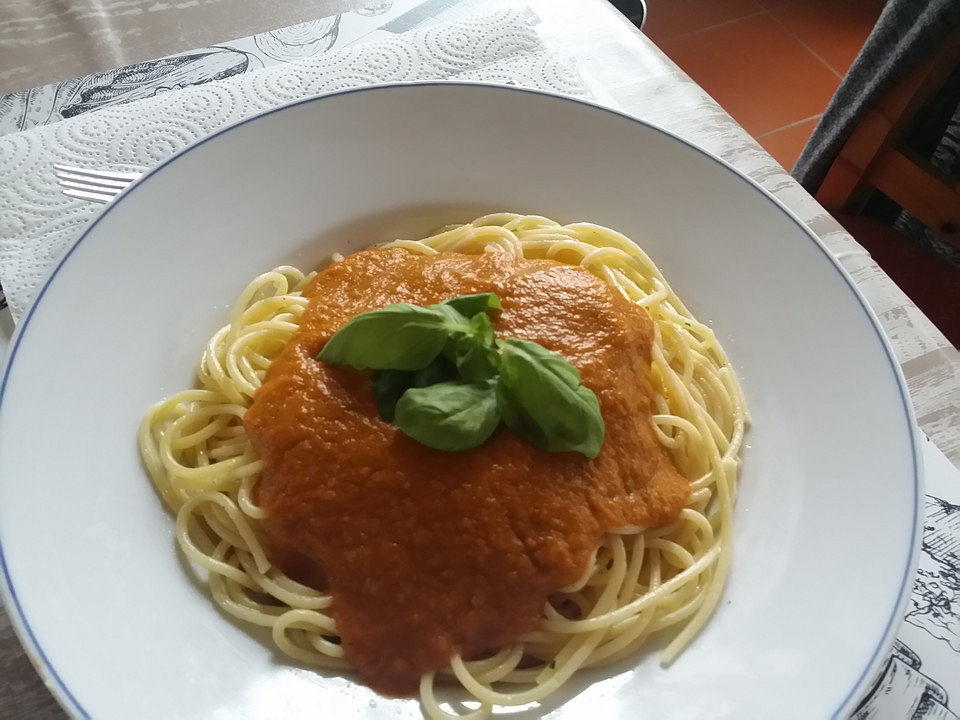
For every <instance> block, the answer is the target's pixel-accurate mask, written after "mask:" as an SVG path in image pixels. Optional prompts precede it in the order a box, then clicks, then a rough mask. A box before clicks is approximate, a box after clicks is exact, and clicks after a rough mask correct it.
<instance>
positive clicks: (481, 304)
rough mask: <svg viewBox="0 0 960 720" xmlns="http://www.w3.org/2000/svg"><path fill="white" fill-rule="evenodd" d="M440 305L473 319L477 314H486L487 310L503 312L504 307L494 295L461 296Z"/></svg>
mask: <svg viewBox="0 0 960 720" xmlns="http://www.w3.org/2000/svg"><path fill="white" fill-rule="evenodd" d="M440 305H449V306H450V307H452V308H453V309H454V310H456V311H457V312H459V313H460V314H462V315H464V316H466V317H468V318H472V317H473V316H474V315H476V314H477V313H486V311H487V310H503V305H501V304H500V298H498V297H497V296H496V295H494V294H493V293H478V294H476V295H461V296H460V297H455V298H450V299H449V300H444V301H443V302H441V303H440Z"/></svg>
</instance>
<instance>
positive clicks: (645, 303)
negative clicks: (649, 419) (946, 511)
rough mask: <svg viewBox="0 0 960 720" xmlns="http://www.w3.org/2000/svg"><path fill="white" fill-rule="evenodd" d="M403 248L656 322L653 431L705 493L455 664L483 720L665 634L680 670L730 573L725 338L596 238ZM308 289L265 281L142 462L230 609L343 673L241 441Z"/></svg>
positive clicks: (442, 713)
mask: <svg viewBox="0 0 960 720" xmlns="http://www.w3.org/2000/svg"><path fill="white" fill-rule="evenodd" d="M390 245H392V246H394V247H402V248H405V249H406V250H408V251H410V252H415V253H421V254H427V255H430V254H436V253H438V252H459V253H466V254H479V253H484V252H506V253H511V254H512V255H514V256H515V257H517V258H548V259H553V260H557V261H560V262H563V263H568V264H573V265H581V266H583V267H584V268H586V269H587V270H589V271H590V272H592V273H593V274H594V275H595V276H597V277H599V278H600V279H601V280H604V281H606V282H607V283H609V284H610V285H612V286H613V287H615V288H616V289H617V290H618V291H619V292H620V293H622V294H623V295H624V296H625V297H627V298H628V299H630V300H632V301H633V302H635V303H636V304H638V305H640V306H642V307H644V308H645V309H646V310H647V312H648V313H649V314H650V317H651V318H652V319H653V321H654V326H655V340H654V345H653V362H652V367H651V380H652V382H653V386H654V388H655V391H656V393H655V399H654V403H655V410H654V415H653V422H654V425H655V430H656V433H657V437H658V439H659V440H660V442H661V443H662V444H663V445H664V446H665V447H666V448H667V449H668V450H669V452H670V454H671V456H672V458H673V460H674V463H675V465H676V467H677V469H678V470H679V471H680V472H681V473H682V474H683V475H684V476H685V477H686V478H687V479H688V480H690V482H691V494H690V497H689V499H688V502H687V506H686V507H685V508H684V509H683V510H682V511H681V513H680V515H679V517H678V518H677V519H676V520H675V521H674V522H672V523H671V524H669V525H667V526H665V527H660V528H655V529H642V528H638V527H626V528H618V529H615V530H612V531H610V532H608V533H607V534H606V535H605V536H604V538H603V540H602V541H601V543H600V544H599V546H598V547H597V549H596V551H595V553H594V556H593V560H592V562H591V563H590V564H589V566H588V567H587V568H586V570H585V572H584V573H583V575H582V577H581V578H580V579H579V580H578V581H577V582H576V583H575V584H573V585H572V586H570V587H567V588H564V589H563V590H562V591H560V592H558V593H555V594H554V595H553V596H551V598H550V600H549V601H548V602H547V603H546V604H545V606H544V609H543V613H542V617H541V620H540V627H539V628H538V629H537V630H536V631H535V632H532V633H528V634H526V635H524V636H522V637H521V638H519V639H518V641H517V642H516V643H515V644H513V645H511V646H509V647H505V648H502V649H500V650H499V651H498V652H497V653H495V654H493V655H492V656H490V657H485V658H482V659H475V660H464V659H462V658H459V657H454V658H452V660H451V663H450V667H449V668H448V669H446V670H444V671H442V673H443V674H446V675H448V676H450V677H451V678H455V680H456V681H457V682H458V683H459V684H460V685H461V686H462V687H463V688H465V689H466V691H467V692H468V693H470V695H472V696H473V698H474V699H475V700H476V701H477V703H478V704H479V707H478V708H477V710H476V711H474V712H471V713H470V717H483V716H485V715H487V714H488V713H489V712H490V711H491V709H492V708H493V706H496V705H500V706H509V705H514V706H515V705H526V704H528V703H532V702H538V701H541V700H543V699H544V698H545V697H546V696H548V695H549V694H551V693H553V692H555V691H556V690H557V689H558V688H559V687H560V686H561V685H562V684H563V683H564V682H565V681H566V680H567V679H569V678H570V677H571V676H572V675H573V673H574V672H576V671H577V670H578V669H580V668H586V667H598V666H602V665H606V664H610V663H614V662H616V661H618V660H620V659H621V658H623V657H625V656H628V655H630V654H631V653H633V652H635V651H636V650H637V648H639V647H640V646H641V645H642V644H643V643H644V642H646V641H647V639H648V638H649V637H650V636H651V635H652V634H654V633H657V632H659V631H661V630H668V629H669V630H672V631H673V632H674V635H673V637H672V640H671V641H670V643H669V644H668V645H667V647H666V649H665V650H664V652H663V656H662V659H663V662H664V663H669V662H670V661H672V660H673V659H674V658H675V657H676V656H677V655H678V654H679V653H680V652H681V651H682V650H683V648H684V647H685V646H686V645H687V644H688V643H689V642H690V640H691V639H692V638H693V637H694V636H695V635H696V633H697V632H698V631H699V630H700V628H701V627H702V626H703V625H704V623H705V622H706V621H707V620H708V619H709V617H710V615H711V613H712V612H713V610H714V608H715V607H716V605H717V602H718V600H719V597H720V594H721V592H722V589H723V583H724V579H725V577H726V574H727V569H728V567H729V563H730V544H731V528H732V508H733V504H734V501H735V495H736V481H737V470H738V466H739V451H740V447H741V444H742V440H743V434H744V429H745V426H746V423H747V416H746V410H745V407H744V403H743V398H742V394H741V392H740V389H739V387H738V384H737V381H736V378H735V376H734V373H733V371H732V368H731V367H730V364H729V362H728V361H727V359H726V356H725V355H724V353H723V350H722V349H721V348H720V346H719V344H718V343H717V341H716V338H715V337H714V335H713V332H712V331H711V330H710V329H709V328H708V327H707V326H705V325H703V324H701V323H699V322H697V321H696V320H695V319H694V318H693V316H692V315H691V314H690V313H689V311H688V310H687V309H686V308H685V306H684V305H683V304H682V303H681V302H680V300H679V299H678V298H677V297H676V295H675V294H674V293H673V291H672V290H671V289H670V287H669V285H668V284H667V282H666V281H665V280H664V278H663V276H662V275H661V274H660V272H659V271H658V270H657V268H656V267H655V266H654V264H653V263H652V262H651V261H650V259H649V258H648V257H647V256H646V255H645V254H644V253H643V252H642V251H641V250H640V249H639V248H638V247H637V246H636V245H634V244H633V243H632V242H631V241H630V240H628V239H627V238H626V237H624V236H623V235H621V234H619V233H617V232H615V231H612V230H609V229H606V228H603V227H600V226H597V225H593V224H589V223H575V224H571V225H566V226H561V225H559V224H557V223H555V222H553V221H551V220H548V219H546V218H543V217H538V216H523V215H516V214H509V213H503V214H496V215H487V216H484V217H481V218H478V219H477V220H474V221H473V222H472V223H469V224H466V225H456V226H448V227H444V228H441V229H440V230H439V231H438V232H437V233H436V234H434V235H432V236H430V237H428V238H425V239H423V240H417V241H411V240H398V241H395V242H393V243H391V244H390ZM311 277H312V275H311V276H305V275H303V274H302V273H301V272H299V271H298V270H296V269H294V268H289V267H281V268H277V269H276V270H273V271H271V272H269V273H266V274H264V275H261V276H260V277H258V278H257V279H255V280H254V281H253V282H252V283H251V284H250V285H249V286H248V287H247V288H246V290H244V292H243V294H242V295H241V297H240V299H239V300H238V302H237V304H236V306H235V307H234V309H233V312H232V314H231V317H230V322H229V324H228V325H226V326H225V327H223V328H222V329H221V330H219V331H218V332H217V333H216V334H215V335H214V336H213V337H212V338H211V339H210V341H209V343H208V345H207V347H206V349H205V351H204V353H203V357H202V358H201V361H200V365H199V369H198V378H199V381H200V386H201V387H200V389H195V390H187V391H184V392H182V393H179V394H177V395H175V396H173V397H171V398H169V399H167V400H164V401H162V402H160V403H158V404H157V405H156V406H154V407H153V408H152V409H151V410H150V411H149V412H148V413H147V415H146V416H145V418H144V420H143V422H142V424H141V427H140V432H139V445H140V451H141V455H142V457H143V461H144V464H145V466H146V468H147V470H148V471H149V473H150V475H151V477H152V479H153V481H154V483H155V485H156V487H157V489H158V491H159V492H160V494H161V496H162V497H163V499H164V501H165V502H166V503H167V504H168V505H169V506H170V507H171V508H172V509H173V510H174V511H175V512H176V513H177V533H176V537H177V541H178V544H179V546H180V548H181V550H182V551H183V552H184V554H185V555H186V556H187V557H189V558H190V559H191V560H193V561H194V562H196V563H197V564H199V565H200V566H202V567H204V568H206V570H207V571H208V573H209V585H210V591H211V594H212V596H213V598H214V600H215V602H216V603H217V604H218V605H219V606H220V607H221V608H222V609H223V610H224V611H225V612H228V613H230V614H231V615H233V616H235V617H237V618H238V619H241V620H244V621H246V622H250V623H252V624H255V625H260V626H264V627H268V628H270V629H271V631H272V634H273V639H274V641H275V642H276V644H277V646H278V647H279V648H280V649H281V650H283V652H285V653H286V654H288V655H290V656H291V657H293V658H295V659H297V660H299V661H302V662H306V663H311V664H315V665H320V666H322V667H327V668H333V669H346V668H349V667H350V666H349V663H348V661H347V660H346V659H345V657H344V653H343V649H342V648H341V646H340V644H339V642H338V640H337V637H336V636H337V629H336V623H335V622H334V620H333V617H332V615H331V614H330V607H331V605H332V599H331V597H330V596H329V595H327V594H324V593H322V592H318V591H316V590H314V589H312V588H309V587H306V586H304V585H301V584H300V583H297V582H295V581H293V580H291V579H290V578H288V577H286V576H285V575H284V574H283V573H282V572H281V571H280V570H279V569H278V568H277V567H275V566H273V565H272V564H271V563H270V561H269V559H268V557H267V555H266V553H265V551H264V534H263V531H262V529H261V527H260V521H261V520H262V519H263V517H264V513H263V511H262V510H261V509H260V508H259V507H257V505H256V503H255V502H254V499H253V488H254V486H255V485H256V483H257V480H258V475H259V473H260V471H261V468H262V464H261V462H260V460H259V459H258V458H257V457H256V454H255V453H254V451H253V448H252V447H251V444H250V441H249V439H248V438H247V437H246V434H245V431H244V428H243V424H242V418H243V415H244V412H245V411H246V409H247V407H249V406H250V404H251V402H252V398H253V395H254V393H255V392H256V390H257V388H258V387H259V386H260V383H261V382H262V380H263V377H264V374H265V372H266V369H267V367H268V366H269V364H270V362H271V361H272V360H273V359H274V358H275V357H276V356H277V355H279V353H280V351H281V350H282V349H283V347H284V346H285V345H286V343H287V341H288V340H289V339H290V338H291V336H292V335H293V333H294V332H295V331H296V330H297V327H298V319H299V318H300V316H301V314H302V313H303V311H304V309H305V308H306V305H307V300H306V299H305V298H303V297H302V296H301V291H302V290H303V288H304V287H305V286H306V284H307V283H308V282H309V280H310V278H311ZM571 608H574V611H573V612H571ZM435 681H436V678H435V677H434V673H428V674H426V675H424V676H423V677H422V679H421V683H420V696H421V702H422V704H423V707H424V711H425V712H426V714H427V715H428V716H429V717H431V718H445V717H450V716H451V714H452V713H450V712H448V711H447V710H446V709H445V708H444V706H443V704H442V703H440V702H439V701H438V700H437V698H436V696H435V694H434V684H435Z"/></svg>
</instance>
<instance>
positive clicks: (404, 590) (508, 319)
mask: <svg viewBox="0 0 960 720" xmlns="http://www.w3.org/2000/svg"><path fill="white" fill-rule="evenodd" d="M480 292H494V293H496V294H497V295H498V296H499V298H500V300H501V302H502V304H503V312H502V313H501V314H500V316H499V318H498V319H497V320H496V322H495V326H496V331H497V335H498V336H499V337H517V338H521V339H525V340H532V341H534V342H537V343H540V344H541V345H543V346H544V347H546V348H548V349H550V350H553V351H555V352H558V353H560V354H561V355H562V356H563V357H564V358H566V359H567V360H568V361H569V362H570V363H571V364H572V365H574V366H575V367H576V368H577V369H578V370H579V371H580V373H581V375H582V377H583V383H584V384H585V385H586V386H587V387H588V388H590V389H591V390H593V392H594V393H596V395H597V398H598V399H599V401H600V408H601V411H602V414H603V418H604V422H605V425H606V439H605V442H604V445H603V447H602V449H601V451H600V454H599V455H598V456H597V457H596V458H595V459H593V460H588V459H587V458H585V457H584V456H583V455H580V454H578V453H572V452H567V453H549V452H545V451H542V450H538V449H536V448H534V447H532V446H530V445H528V444H526V443H524V442H522V441H520V440H519V439H518V438H517V437H516V436H514V435H513V434H512V433H511V432H510V431H509V430H507V429H504V428H501V429H500V430H499V431H498V432H497V433H496V434H495V435H494V436H493V437H492V438H491V439H490V440H489V441H488V442H487V443H485V444H484V445H482V446H480V447H479V448H476V449H474V450H470V451H467V452H461V453H447V452H442V451H437V450H431V449H430V448H427V447H425V446H423V445H420V444H419V443H417V442H416V441H414V440H412V439H411V438H409V437H407V436H406V435H404V434H403V433H402V432H401V431H400V430H399V429H398V428H397V427H395V426H394V425H391V424H389V423H387V422H384V421H383V420H381V419H380V417H379V415H378V413H377V406H376V403H375V401H374V397H373V393H372V391H371V387H370V373H369V372H361V371H358V370H354V369H352V368H348V367H342V366H335V365H330V364H327V363H324V362H320V361H318V360H316V359H315V357H316V354H317V352H318V351H319V350H320V348H322V347H323V345H324V343H325V342H326V341H327V340H328V339H329V338H330V337H331V335H333V333H334V332H336V330H338V329H339V328H340V327H341V326H342V325H343V324H344V323H346V322H347V321H348V320H349V319H350V318H352V317H353V316H355V315H357V314H358V313H361V312H366V311H369V310H375V309H377V308H381V307H383V306H385V305H388V304H390V303H397V302H407V303H414V304H417V305H428V304H432V303H436V302H439V301H441V300H444V299H447V298H451V297H456V296H458V295H465V294H470V293H480ZM304 295H305V296H306V297H308V298H309V301H310V302H309V307H308V308H307V310H306V311H305V313H304V315H303V317H302V319H301V326H300V329H299V330H298V331H297V332H296V333H295V334H294V336H293V338H292V339H291V340H290V342H289V344H288V345H287V347H286V348H285V349H284V351H283V352H282V354H281V355H280V356H279V357H278V358H277V359H276V360H275V361H274V362H273V363H272V364H271V366H270V368H269V370H268V372H267V378H266V381H265V383H264V385H263V386H262V387H261V388H260V390H259V391H258V392H257V394H256V397H255V399H254V402H253V405H252V407H251V408H250V409H249V410H248V411H247V414H246V417H245V419H244V424H245V426H246V429H247V432H248V433H249V436H250V438H251V440H252V442H253V445H254V447H255V449H256V450H257V452H258V453H259V454H260V456H261V458H262V459H263V462H264V470H263V475H262V478H261V480H260V481H259V483H258V486H257V499H258V502H259V503H260V505H261V507H262V508H263V509H264V510H265V512H266V513H267V518H266V520H265V521H264V527H265V531H266V535H267V540H268V552H269V555H270V558H271V560H272V562H274V563H275V564H276V565H278V566H279V567H280V568H281V569H283V570H284V571H285V572H287V573H288V574H289V575H290V576H291V577H293V578H295V579H297V580H300V581H302V582H304V583H306V584H308V585H311V586H313V587H316V588H320V589H327V590H329V591H330V592H331V593H332V595H333V599H334V602H333V605H332V613H333V616H334V618H335V620H336V623H337V628H338V631H339V633H340V638H341V642H342V645H343V648H344V651H345V653H346V656H347V658H348V659H349V660H350V661H351V662H352V663H353V665H354V666H356V668H357V669H358V670H359V672H360V674H361V675H362V677H363V678H364V680H365V681H366V682H367V683H368V684H369V685H370V686H371V687H373V688H374V689H375V690H378V691H379V692H382V693H384V694H388V695H401V696H402V695H412V694H415V692H416V690H417V686H418V682H419V678H420V676H421V675H422V674H424V673H425V672H429V671H431V670H437V669H439V668H441V667H444V666H446V665H447V664H448V663H449V661H450V658H451V657H452V656H453V655H454V654H459V655H461V656H463V657H465V658H470V657H472V656H476V655H478V654H480V653H482V652H484V651H487V650H491V649H496V648H499V647H502V646H504V645H507V644H509V643H511V642H513V641H515V640H516V639H517V637H518V636H519V635H521V634H523V633H524V632H528V631H530V630H533V629H535V628H536V626H537V620H538V617H539V615H540V612H541V608H542V607H543V605H544V602H545V601H546V599H547V597H548V595H549V594H550V593H551V592H554V591H556V590H558V589H560V588H562V587H565V586H567V585H569V584H571V583H573V582H575V581H576V580H577V578H579V576H580V575H581V574H582V573H583V571H584V569H585V568H586V565H587V562H588V561H589V559H590V557H591V554H592V552H593V550H594V549H595V547H596V546H597V544H598V542H599V541H600V539H601V537H602V536H603V534H604V532H606V531H607V530H609V529H611V528H615V527H622V526H625V525H641V526H646V527H651V526H659V525H663V524H666V523H669V522H670V521H671V520H673V519H674V518H675V517H676V516H677V515H678V513H679V512H680V510H681V509H682V508H683V506H684V503H685V502H686V499H687V497H688V495H689V492H690V488H689V484H688V483H687V481H686V480H685V479H684V478H683V477H682V476H680V475H679V474H678V473H677V471H676V469H675V468H674V466H673V464H672V462H671V461H670V459H669V457H668V456H667V454H666V452H665V451H664V450H663V448H662V447H661V446H660V444H659V442H658V441H657V438H656V435H655V433H654V430H653V425H652V422H651V395H652V389H651V385H650V380H649V372H650V351H651V343H652V341H653V323H652V321H651V320H650V318H649V316H648V315H647V313H646V312H645V311H644V310H642V309H641V308H639V307H637V306H636V305H634V304H633V303H631V302H629V301H628V300H626V299H625V298H623V297H622V296H620V295H619V294H618V293H617V292H616V291H615V290H613V289H611V288H610V287H609V286H608V285H606V284H605V283H603V282H602V281H600V280H598V279H597V278H595V277H594V276H592V275H591V274H590V273H589V272H587V271H586V270H583V269H582V268H579V267H571V266H567V265H563V264H560V263H557V262H554V261H550V260H516V259H514V258H512V257H509V256H507V255H506V254H503V253H488V254H485V255H481V256H469V255H462V254H457V253H441V254H440V255H437V256H430V257H428V256H421V255H416V254H413V253H411V252H409V251H406V250H403V249H399V248H389V249H375V250H367V251H363V252H359V253H356V254H354V255H351V256H349V257H347V258H346V259H344V260H343V261H341V262H339V263H335V264H333V265H331V266H330V267H328V268H327V269H325V270H323V271H322V272H320V273H319V274H318V275H317V277H316V278H315V279H314V280H313V281H312V282H311V283H310V285H309V286H308V287H307V289H306V290H305V292H304Z"/></svg>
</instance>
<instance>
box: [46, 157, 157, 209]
mask: <svg viewBox="0 0 960 720" xmlns="http://www.w3.org/2000/svg"><path fill="white" fill-rule="evenodd" d="M53 168H54V171H55V173H54V174H55V175H56V176H57V182H58V183H59V184H60V185H61V188H60V190H61V192H62V193H63V194H64V195H69V196H70V197H75V198H80V199H81V200H90V201H91V202H96V203H108V202H110V201H111V200H113V199H114V198H115V197H116V196H117V195H119V194H120V192H121V191H122V190H123V189H124V188H125V187H127V185H129V184H130V183H132V182H133V181H134V180H136V179H137V178H139V177H140V176H141V175H143V173H138V172H115V171H113V170H87V169H86V168H79V167H71V166H70V165H59V164H55V165H54V166H53Z"/></svg>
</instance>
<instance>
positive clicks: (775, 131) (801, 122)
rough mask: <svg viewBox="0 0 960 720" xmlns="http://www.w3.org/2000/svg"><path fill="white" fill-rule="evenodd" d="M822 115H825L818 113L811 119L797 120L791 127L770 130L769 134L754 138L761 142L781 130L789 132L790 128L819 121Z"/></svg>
mask: <svg viewBox="0 0 960 720" xmlns="http://www.w3.org/2000/svg"><path fill="white" fill-rule="evenodd" d="M821 115H823V113H817V114H816V115H811V116H810V117H808V118H804V119H803V120H797V121H796V122H792V123H790V124H789V125H784V126H783V127H778V128H777V129H776V130H768V131H767V132H765V133H762V134H761V135H757V136H756V137H754V140H760V139H761V138H765V137H767V136H768V135H773V134H774V133H778V132H780V131H781V130H789V129H790V128H793V127H796V126H797V125H803V124H804V123H805V122H810V121H811V120H819V119H820V116H821Z"/></svg>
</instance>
